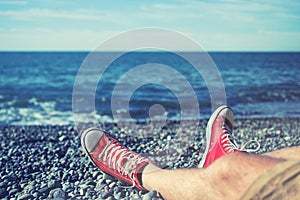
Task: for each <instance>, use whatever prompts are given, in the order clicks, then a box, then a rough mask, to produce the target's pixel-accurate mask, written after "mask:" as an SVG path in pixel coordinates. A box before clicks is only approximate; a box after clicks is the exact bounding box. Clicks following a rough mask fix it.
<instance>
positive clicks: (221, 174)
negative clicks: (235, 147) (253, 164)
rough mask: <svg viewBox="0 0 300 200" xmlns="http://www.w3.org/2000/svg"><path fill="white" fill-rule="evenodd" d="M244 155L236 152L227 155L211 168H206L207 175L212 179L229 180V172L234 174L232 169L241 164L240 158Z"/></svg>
mask: <svg viewBox="0 0 300 200" xmlns="http://www.w3.org/2000/svg"><path fill="white" fill-rule="evenodd" d="M243 156H244V153H242V152H235V153H232V154H229V155H225V156H223V157H221V158H219V159H217V160H216V161H215V162H213V163H212V164H211V165H210V166H208V167H207V168H206V171H207V174H209V175H210V176H211V178H212V179H215V180H220V179H228V178H230V177H228V176H229V174H230V173H229V172H232V169H233V168H234V167H236V166H237V165H238V164H239V163H238V160H239V157H243Z"/></svg>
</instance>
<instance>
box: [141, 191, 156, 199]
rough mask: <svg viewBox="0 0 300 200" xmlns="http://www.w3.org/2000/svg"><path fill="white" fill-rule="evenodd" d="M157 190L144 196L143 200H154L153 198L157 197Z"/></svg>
mask: <svg viewBox="0 0 300 200" xmlns="http://www.w3.org/2000/svg"><path fill="white" fill-rule="evenodd" d="M156 194H157V192H156V190H151V191H149V192H148V193H146V194H145V195H144V196H143V200H152V198H154V197H156Z"/></svg>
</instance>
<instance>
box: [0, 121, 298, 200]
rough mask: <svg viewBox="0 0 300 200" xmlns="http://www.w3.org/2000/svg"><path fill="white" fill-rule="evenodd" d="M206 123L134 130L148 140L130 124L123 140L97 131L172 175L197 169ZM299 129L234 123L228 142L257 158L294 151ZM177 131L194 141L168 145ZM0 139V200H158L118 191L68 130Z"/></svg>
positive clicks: (6, 132) (11, 129)
mask: <svg viewBox="0 0 300 200" xmlns="http://www.w3.org/2000/svg"><path fill="white" fill-rule="evenodd" d="M206 123H207V120H204V121H201V123H200V125H199V127H198V128H197V130H199V131H198V132H195V133H194V132H191V131H190V129H191V130H192V126H191V127H190V126H189V127H185V128H183V129H181V130H179V129H178V130H177V129H176V126H177V125H176V122H168V123H167V124H168V127H167V128H163V129H159V131H161V134H150V135H149V134H148V133H149V130H151V131H152V130H153V132H155V131H156V130H158V128H157V127H153V128H150V129H148V130H146V129H145V130H140V132H139V134H140V135H148V136H149V137H150V138H139V137H134V135H135V134H134V133H135V132H136V131H135V130H132V128H131V127H130V124H126V125H125V126H126V127H125V128H124V130H123V131H124V133H123V134H119V133H120V132H119V128H118V127H117V126H116V125H115V124H109V123H107V124H103V127H105V130H107V131H108V132H109V133H110V134H111V135H112V136H114V137H116V138H118V139H119V140H120V142H121V143H122V144H124V145H125V146H130V148H131V149H133V150H134V151H136V152H138V153H142V154H144V155H149V158H150V159H152V160H154V161H156V162H157V163H159V164H160V165H161V166H167V168H168V169H175V168H184V167H187V168H191V167H195V166H197V164H198V163H199V159H200V158H201V156H202V153H203V152H204V149H205V144H206V140H205V126H206ZM299 124H300V119H287V120H285V119H268V120H260V119H251V120H246V119H245V120H244V119H243V120H241V119H238V120H236V123H235V130H234V134H235V135H234V136H235V137H236V138H238V140H237V142H238V143H239V144H242V143H245V142H246V141H248V140H251V139H257V140H258V141H259V142H260V144H261V150H260V151H259V153H264V152H267V151H271V150H274V149H278V148H284V147H286V146H291V145H300V140H299V139H298V135H299V131H298V130H299ZM154 126H155V124H154ZM177 131H178V132H180V134H181V135H186V134H195V138H193V139H192V140H191V141H188V140H186V139H184V138H183V139H182V140H181V141H180V140H179V142H182V144H181V143H180V144H175V145H173V141H174V139H176V133H178V132H177ZM125 132H126V134H125ZM0 133H1V134H0V141H1V148H2V149H1V152H0V154H1V156H0V167H1V171H0V198H5V199H152V200H161V198H160V197H158V196H157V195H158V194H157V192H156V191H150V192H147V193H142V192H140V191H138V190H137V189H135V188H125V187H121V186H120V185H126V184H125V183H122V182H121V181H117V180H116V179H115V178H114V177H112V176H110V175H108V174H105V173H103V172H101V170H99V169H98V168H97V167H95V166H94V165H93V164H92V163H91V162H89V158H88V157H87V156H86V155H85V154H84V153H83V151H82V148H81V146H80V140H79V138H78V136H77V133H76V132H75V129H74V127H73V126H0ZM128 133H131V134H128ZM155 133H158V132H155ZM279 136H280V137H279ZM177 139H178V138H177ZM12 147H13V148H12ZM185 147H187V148H185ZM2 152H4V153H2ZM161 155H164V156H161ZM16 197H18V198H16Z"/></svg>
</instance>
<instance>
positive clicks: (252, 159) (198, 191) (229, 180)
mask: <svg viewBox="0 0 300 200" xmlns="http://www.w3.org/2000/svg"><path fill="white" fill-rule="evenodd" d="M283 161H285V160H284V159H277V158H271V157H268V156H262V155H250V154H246V153H232V154H229V155H226V156H223V157H220V158H219V159H217V160H216V161H215V162H213V163H212V164H211V165H209V166H208V167H206V168H203V169H202V168H195V169H178V170H162V169H160V170H155V171H153V169H151V168H152V167H153V166H152V165H148V166H147V167H146V168H145V170H144V171H143V174H142V182H143V186H144V187H145V188H146V189H148V190H153V189H154V190H157V191H158V192H159V193H160V194H161V195H162V197H163V198H164V199H239V198H240V197H241V196H242V195H243V194H244V192H245V191H246V190H247V189H248V187H249V186H250V185H251V184H252V183H253V182H254V181H255V180H256V179H257V178H258V177H259V176H260V175H261V174H262V173H263V172H265V171H266V170H267V169H270V168H272V167H274V166H275V165H276V164H278V163H281V162H283ZM148 170H149V171H148Z"/></svg>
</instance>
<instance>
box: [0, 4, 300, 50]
mask: <svg viewBox="0 0 300 200" xmlns="http://www.w3.org/2000/svg"><path fill="white" fill-rule="evenodd" d="M143 27H157V28H163V29H170V30H174V31H178V32H180V33H182V34H184V35H186V36H187V37H190V38H192V39H193V40H195V41H196V42H197V43H198V44H200V45H201V46H202V47H203V48H204V49H205V50H208V51H300V1H299V0H291V1H289V0H286V1H283V0H281V1H280V0H265V1H250V0H245V1H238V0H211V1H209V0H203V1H200V0H199V1H197V0H165V1H157V0H152V1H150V0H148V1H147V0H127V1H124V0H123V1H122V0H114V1H107V0H106V1H104V0H102V1H101V0H88V1H83V0H63V1H61V0H0V50H1V51H6V50H9V51H14V50H18V51H20V50H21V51H32V50H33V51H41V50H42V51H44V50H46V51H49V50H50V51H52V50H54V51H81V50H84V51H85V50H87V51H89V50H92V49H94V48H95V47H97V46H98V45H99V44H101V43H102V42H103V41H105V40H107V39H109V38H111V37H112V36H114V35H116V34H119V33H121V32H124V31H129V30H133V29H137V28H143Z"/></svg>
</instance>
